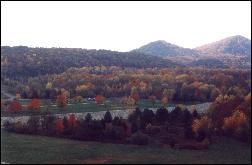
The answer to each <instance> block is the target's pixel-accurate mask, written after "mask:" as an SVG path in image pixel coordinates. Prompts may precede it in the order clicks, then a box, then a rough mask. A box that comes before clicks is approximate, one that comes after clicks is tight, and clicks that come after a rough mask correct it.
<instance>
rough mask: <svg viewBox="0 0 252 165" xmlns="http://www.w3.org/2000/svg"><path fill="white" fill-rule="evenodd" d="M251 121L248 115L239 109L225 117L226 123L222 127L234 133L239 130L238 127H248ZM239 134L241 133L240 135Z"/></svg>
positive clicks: (228, 132) (225, 130) (229, 132)
mask: <svg viewBox="0 0 252 165" xmlns="http://www.w3.org/2000/svg"><path fill="white" fill-rule="evenodd" d="M248 127H249V123H248V119H247V117H246V115H245V114H244V113H243V112H241V111H239V110H237V111H235V112H234V113H233V114H232V116H230V117H226V118H224V124H223V127H222V129H223V130H224V132H225V133H227V134H234V133H235V132H238V131H237V130H238V129H244V130H245V129H248ZM238 136H239V135H238Z"/></svg>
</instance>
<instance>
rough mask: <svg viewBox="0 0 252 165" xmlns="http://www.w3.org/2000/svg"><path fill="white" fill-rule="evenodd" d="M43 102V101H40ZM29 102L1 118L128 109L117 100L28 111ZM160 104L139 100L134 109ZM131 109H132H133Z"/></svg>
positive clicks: (54, 105)
mask: <svg viewBox="0 0 252 165" xmlns="http://www.w3.org/2000/svg"><path fill="white" fill-rule="evenodd" d="M42 101H43V100H42ZM29 102H30V99H21V100H20V103H21V104H22V106H23V109H22V110H21V111H19V112H17V113H15V114H12V113H9V112H2V113H1V115H2V116H20V115H38V114H41V113H42V112H45V111H47V110H48V111H49V112H50V113H52V114H55V113H81V112H98V111H107V110H124V109H127V108H128V107H126V106H124V105H122V104H121V102H120V101H119V100H118V99H107V100H106V102H105V103H104V104H102V105H98V104H96V103H95V102H90V101H85V102H82V103H69V104H68V105H67V106H66V107H65V108H63V109H62V108H59V107H58V106H57V105H56V104H53V103H52V104H47V105H46V104H42V105H41V107H40V110H39V111H38V110H28V109H26V108H25V107H26V105H27V104H28V103H29ZM161 106H162V105H161V103H160V102H157V103H156V104H155V105H154V106H153V105H152V104H151V102H150V101H148V100H141V101H139V102H138V104H137V105H136V106H135V107H139V108H141V109H143V108H150V107H152V108H158V107H161ZM168 106H174V104H169V105H168ZM135 107H133V108H135Z"/></svg>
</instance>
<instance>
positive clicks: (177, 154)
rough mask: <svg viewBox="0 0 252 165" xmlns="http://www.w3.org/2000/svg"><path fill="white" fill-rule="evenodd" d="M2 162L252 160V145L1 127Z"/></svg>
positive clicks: (226, 141)
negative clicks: (104, 138)
mask: <svg viewBox="0 0 252 165" xmlns="http://www.w3.org/2000/svg"><path fill="white" fill-rule="evenodd" d="M1 162H7V163H82V164H83V163H148V164H151V163H173V164H175V163H183V164H184V163H187V164H191V163H194V164H195V163H197V164H200V163H202V164H203V163H220V164H233V163H236V164H238V163H242V164H251V147H250V146H249V145H247V144H244V143H241V142H238V141H235V140H233V139H229V138H223V137H222V138H218V140H217V141H216V142H215V143H214V144H212V145H211V146H210V149H208V150H174V149H168V148H159V147H153V146H135V145H122V144H104V143H98V142H82V141H74V140H69V139H59V138H51V137H43V136H31V135H21V134H15V133H9V132H6V131H3V130H2V131H1Z"/></svg>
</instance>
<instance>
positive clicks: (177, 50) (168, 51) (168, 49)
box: [132, 40, 197, 57]
mask: <svg viewBox="0 0 252 165" xmlns="http://www.w3.org/2000/svg"><path fill="white" fill-rule="evenodd" d="M132 51H137V52H141V53H145V54H149V55H155V56H161V57H167V56H177V55H180V56H181V55H182V56H183V55H195V54H197V53H196V51H195V50H192V49H188V48H183V47H180V46H177V45H174V44H171V43H169V42H166V41H165V40H157V41H153V42H150V43H148V44H146V45H144V46H141V47H140V48H138V49H134V50H132Z"/></svg>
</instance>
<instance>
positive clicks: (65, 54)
mask: <svg viewBox="0 0 252 165" xmlns="http://www.w3.org/2000/svg"><path fill="white" fill-rule="evenodd" d="M84 66H119V67H131V68H153V67H159V68H166V67H176V66H181V65H180V64H177V63H175V62H172V61H170V60H167V59H163V58H161V57H154V56H151V55H145V54H142V53H138V52H116V51H110V50H93V49H92V50H88V49H80V48H30V47H26V46H16V47H9V46H1V76H6V77H11V78H16V79H19V78H22V77H30V76H38V75H44V74H54V73H56V74H57V73H62V72H64V71H65V70H67V69H68V68H70V67H76V68H81V67H84Z"/></svg>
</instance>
